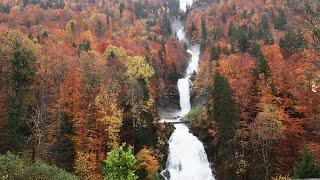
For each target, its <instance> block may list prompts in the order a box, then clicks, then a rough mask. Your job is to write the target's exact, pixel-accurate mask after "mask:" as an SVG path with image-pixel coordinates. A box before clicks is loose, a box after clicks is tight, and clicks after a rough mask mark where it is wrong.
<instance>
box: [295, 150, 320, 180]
mask: <svg viewBox="0 0 320 180" xmlns="http://www.w3.org/2000/svg"><path fill="white" fill-rule="evenodd" d="M319 176H320V166H319V165H317V164H316V163H315V162H314V159H313V156H312V154H311V153H310V152H309V151H308V149H306V148H304V149H303V151H302V160H301V161H300V162H297V163H296V164H295V165H294V178H299V179H302V178H316V177H319Z"/></svg>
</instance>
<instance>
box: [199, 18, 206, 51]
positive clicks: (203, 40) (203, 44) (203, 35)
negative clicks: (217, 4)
mask: <svg viewBox="0 0 320 180" xmlns="http://www.w3.org/2000/svg"><path fill="white" fill-rule="evenodd" d="M207 37H208V32H207V27H206V21H205V18H204V17H202V18H201V45H200V46H201V47H200V49H201V50H204V49H205V48H206V44H207Z"/></svg>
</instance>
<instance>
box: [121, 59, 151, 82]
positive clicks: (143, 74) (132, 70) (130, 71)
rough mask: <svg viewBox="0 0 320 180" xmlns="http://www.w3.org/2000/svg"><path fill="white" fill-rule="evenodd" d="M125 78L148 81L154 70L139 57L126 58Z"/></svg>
mask: <svg viewBox="0 0 320 180" xmlns="http://www.w3.org/2000/svg"><path fill="white" fill-rule="evenodd" d="M125 65H126V67H127V76H128V77H129V79H130V80H138V79H140V78H144V79H145V80H147V82H148V80H149V79H150V78H151V77H152V76H153V75H154V69H153V68H152V67H151V66H150V65H149V64H148V63H147V61H146V60H145V58H143V57H141V56H134V57H128V59H127V60H126V61H125Z"/></svg>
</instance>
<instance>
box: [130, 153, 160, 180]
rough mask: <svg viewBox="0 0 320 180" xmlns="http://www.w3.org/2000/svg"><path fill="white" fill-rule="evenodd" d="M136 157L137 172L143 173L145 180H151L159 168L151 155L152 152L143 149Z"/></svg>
mask: <svg viewBox="0 0 320 180" xmlns="http://www.w3.org/2000/svg"><path fill="white" fill-rule="evenodd" d="M136 157H137V160H138V171H139V170H140V171H142V172H145V173H146V179H150V180H151V179H152V178H153V177H154V176H155V175H156V173H157V172H158V170H159V168H160V166H159V163H158V160H157V159H156V158H155V157H154V156H153V155H152V151H151V150H149V149H147V148H143V149H142V150H141V151H140V152H139V153H138V154H137V155H136ZM140 178H141V177H140Z"/></svg>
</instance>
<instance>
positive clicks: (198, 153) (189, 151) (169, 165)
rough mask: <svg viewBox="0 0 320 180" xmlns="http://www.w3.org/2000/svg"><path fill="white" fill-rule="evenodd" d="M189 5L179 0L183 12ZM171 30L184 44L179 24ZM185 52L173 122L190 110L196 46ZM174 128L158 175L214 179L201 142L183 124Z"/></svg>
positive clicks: (187, 0) (173, 178)
mask: <svg viewBox="0 0 320 180" xmlns="http://www.w3.org/2000/svg"><path fill="white" fill-rule="evenodd" d="M192 3H193V0H180V8H181V9H182V10H183V11H184V12H185V11H186V8H187V6H191V5H192ZM172 27H173V30H174V32H175V33H176V34H175V35H176V36H177V37H178V39H179V40H180V41H184V42H186V43H188V40H187V39H186V36H185V31H184V27H183V26H182V24H181V22H173V25H172ZM187 52H188V53H189V54H190V55H191V59H190V62H189V64H188V67H187V69H186V75H185V76H184V77H183V78H181V79H179V80H178V83H177V86H178V90H179V95H180V108H181V110H180V111H179V112H178V113H177V114H175V115H173V116H177V118H176V119H177V121H179V120H180V117H183V116H185V115H187V114H188V113H189V111H190V110H191V103H190V85H191V80H190V78H191V75H192V74H193V73H194V72H196V73H197V72H198V71H199V69H198V68H199V67H198V64H199V62H198V61H199V56H200V46H199V45H193V46H189V48H188V50H187ZM162 121H166V120H165V119H163V120H162ZM168 122H169V121H168ZM174 127H175V130H174V132H173V133H172V135H171V137H170V139H169V142H168V143H169V156H168V159H167V162H166V169H165V170H164V171H162V172H161V175H162V176H163V177H164V178H165V179H166V180H214V177H213V174H212V170H211V169H210V164H209V162H208V158H207V154H206V152H205V150H204V146H203V144H202V142H201V141H199V140H198V139H197V137H195V136H194V135H193V134H191V133H190V132H189V129H188V127H187V126H186V125H185V124H175V125H174Z"/></svg>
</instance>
